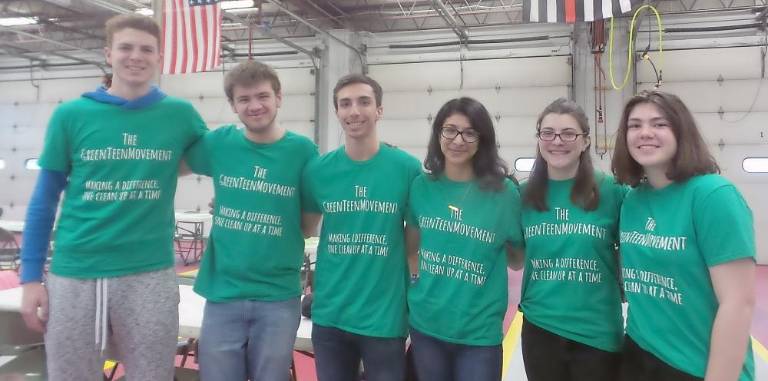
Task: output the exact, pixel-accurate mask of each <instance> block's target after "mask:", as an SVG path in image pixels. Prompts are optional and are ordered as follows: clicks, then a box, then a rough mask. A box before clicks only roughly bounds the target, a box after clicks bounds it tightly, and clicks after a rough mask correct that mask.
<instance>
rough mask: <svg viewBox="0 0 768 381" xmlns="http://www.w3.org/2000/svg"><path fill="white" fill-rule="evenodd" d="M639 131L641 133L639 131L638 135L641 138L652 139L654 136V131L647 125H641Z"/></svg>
mask: <svg viewBox="0 0 768 381" xmlns="http://www.w3.org/2000/svg"><path fill="white" fill-rule="evenodd" d="M639 129H640V131H638V135H639V136H640V137H641V138H650V137H652V136H653V129H652V128H651V126H649V125H648V124H647V123H643V124H642V125H640V127H639Z"/></svg>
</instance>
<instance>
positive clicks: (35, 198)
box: [21, 169, 67, 283]
mask: <svg viewBox="0 0 768 381" xmlns="http://www.w3.org/2000/svg"><path fill="white" fill-rule="evenodd" d="M66 186H67V175H66V174H65V173H64V172H60V171H51V170H48V169H41V170H40V174H39V175H38V176H37V184H35V189H34V191H33V192H32V198H31V199H30V200H29V206H28V207H27V217H26V221H25V222H24V234H23V236H22V245H21V283H29V282H40V281H42V279H43V267H44V266H45V259H46V256H47V254H48V247H49V242H50V239H51V231H52V230H53V223H54V220H55V219H56V208H57V207H58V205H59V198H60V197H61V192H62V191H64V188H65V187H66Z"/></svg>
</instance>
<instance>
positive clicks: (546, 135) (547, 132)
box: [539, 130, 555, 138]
mask: <svg viewBox="0 0 768 381" xmlns="http://www.w3.org/2000/svg"><path fill="white" fill-rule="evenodd" d="M539 136H541V137H543V138H552V137H554V136H555V131H550V130H544V131H539Z"/></svg>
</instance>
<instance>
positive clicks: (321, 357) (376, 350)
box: [302, 74, 421, 381]
mask: <svg viewBox="0 0 768 381" xmlns="http://www.w3.org/2000/svg"><path fill="white" fill-rule="evenodd" d="M333 93H334V107H335V108H336V115H337V117H338V119H339V122H340V123H341V127H342V129H343V130H344V142H345V144H344V146H342V147H340V148H338V149H336V150H334V151H331V152H329V153H327V154H325V155H323V156H321V157H319V158H317V159H315V160H313V161H312V162H310V164H309V165H307V168H306V170H305V171H304V182H303V184H302V186H303V193H302V197H303V198H304V199H305V205H306V207H307V210H309V211H314V212H316V213H322V216H323V225H322V231H321V233H320V244H319V246H318V257H317V269H316V272H315V278H314V290H313V292H314V293H313V297H314V300H313V304H312V320H313V323H314V325H313V329H312V345H313V347H314V350H315V356H316V357H315V364H316V366H317V375H318V380H319V381H348V380H349V381H352V380H357V379H358V374H359V366H360V361H361V360H362V362H363V366H364V368H365V379H366V380H368V381H399V380H402V379H403V377H404V373H405V337H406V335H407V333H406V329H407V318H406V315H407V313H406V288H407V287H406V286H407V276H408V270H407V266H406V255H405V243H404V237H403V236H404V229H403V226H404V223H403V221H404V218H405V210H406V206H407V205H406V204H407V200H408V192H409V189H410V185H411V182H412V180H413V179H414V178H415V177H416V176H417V175H418V174H419V173H420V172H421V164H420V163H419V161H418V160H417V159H416V158H414V157H413V156H411V155H409V154H407V153H405V152H404V151H402V150H400V149H397V148H395V147H392V146H390V145H387V144H384V143H381V142H380V141H379V139H378V134H377V128H376V125H377V122H378V121H379V119H380V118H381V115H382V111H383V109H382V106H381V100H382V90H381V86H380V85H379V84H378V83H377V82H376V81H375V80H373V79H372V78H370V77H367V76H364V75H360V74H351V75H348V76H345V77H343V78H341V79H340V80H339V81H338V82H337V84H336V87H335V88H334V92H333Z"/></svg>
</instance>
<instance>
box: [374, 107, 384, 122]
mask: <svg viewBox="0 0 768 381" xmlns="http://www.w3.org/2000/svg"><path fill="white" fill-rule="evenodd" d="M383 116H384V107H383V106H379V107H376V120H381V117H383Z"/></svg>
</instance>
